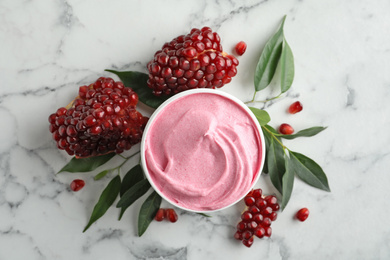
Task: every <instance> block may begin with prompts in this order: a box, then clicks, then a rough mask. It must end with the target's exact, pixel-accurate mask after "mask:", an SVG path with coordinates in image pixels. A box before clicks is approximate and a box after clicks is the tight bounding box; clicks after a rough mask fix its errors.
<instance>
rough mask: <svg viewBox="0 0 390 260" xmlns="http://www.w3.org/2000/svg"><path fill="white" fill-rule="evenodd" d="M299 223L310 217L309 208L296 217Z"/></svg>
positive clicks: (299, 212)
mask: <svg viewBox="0 0 390 260" xmlns="http://www.w3.org/2000/svg"><path fill="white" fill-rule="evenodd" d="M295 216H296V218H297V219H298V220H299V221H302V222H303V221H305V220H306V219H307V218H308V217H309V210H308V209H307V208H302V209H300V210H299V211H298V212H297V214H296V215H295Z"/></svg>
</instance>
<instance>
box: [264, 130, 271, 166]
mask: <svg viewBox="0 0 390 260" xmlns="http://www.w3.org/2000/svg"><path fill="white" fill-rule="evenodd" d="M263 134H264V142H265V160H264V167H263V172H264V173H269V170H268V163H267V160H268V155H267V152H268V150H269V146H270V144H271V139H272V136H271V134H270V133H268V132H267V131H263Z"/></svg>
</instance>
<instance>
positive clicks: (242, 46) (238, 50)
mask: <svg viewBox="0 0 390 260" xmlns="http://www.w3.org/2000/svg"><path fill="white" fill-rule="evenodd" d="M235 50H236V53H237V54H238V55H240V56H241V55H243V54H244V53H245V51H246V43H245V42H243V41H241V42H239V43H237V45H236V47H235Z"/></svg>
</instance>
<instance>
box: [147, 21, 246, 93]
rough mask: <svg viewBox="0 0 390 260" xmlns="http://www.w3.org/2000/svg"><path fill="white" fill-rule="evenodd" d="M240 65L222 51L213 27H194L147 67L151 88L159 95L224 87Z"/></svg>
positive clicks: (160, 52) (168, 44) (174, 40)
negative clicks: (194, 89)
mask: <svg viewBox="0 0 390 260" xmlns="http://www.w3.org/2000/svg"><path fill="white" fill-rule="evenodd" d="M237 65H238V60H237V59H236V58H235V57H233V56H231V55H227V54H226V53H224V52H222V45H221V44H220V37H219V36H218V34H217V33H215V32H213V31H212V30H211V29H210V28H209V27H203V28H202V29H200V30H199V29H196V28H194V29H192V30H191V32H190V33H189V34H187V35H181V36H178V37H176V38H175V39H173V40H172V41H170V42H167V43H165V44H164V45H163V47H162V49H161V50H159V51H157V52H156V53H155V55H154V59H153V60H151V61H150V62H149V63H148V65H147V68H148V70H149V80H148V86H149V87H150V88H151V89H152V90H153V94H155V95H156V96H160V95H163V94H165V95H172V94H176V93H178V92H181V91H184V90H188V89H193V88H220V87H222V86H223V85H224V84H227V83H229V82H230V81H231V78H232V77H234V76H235V75H236V74H237V69H236V66H237ZM214 74H215V75H214ZM210 75H212V77H211V76H210Z"/></svg>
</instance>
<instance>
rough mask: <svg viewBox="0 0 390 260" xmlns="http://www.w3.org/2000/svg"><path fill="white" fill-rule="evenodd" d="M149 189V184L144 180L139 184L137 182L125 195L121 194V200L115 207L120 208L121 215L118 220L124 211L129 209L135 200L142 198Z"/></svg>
mask: <svg viewBox="0 0 390 260" xmlns="http://www.w3.org/2000/svg"><path fill="white" fill-rule="evenodd" d="M149 189H150V183H149V181H148V180H146V179H144V180H142V181H140V182H137V183H136V184H135V185H133V186H132V187H131V188H130V189H128V190H127V191H126V192H125V194H123V196H122V198H121V199H120V200H119V201H118V204H117V205H116V207H117V208H121V209H122V211H121V215H120V216H119V219H121V218H122V215H123V213H124V212H125V210H126V209H127V208H128V207H130V206H131V205H132V204H133V203H134V202H135V201H136V200H137V199H139V198H140V197H142V195H144V194H145V193H146V192H147V191H148V190H149Z"/></svg>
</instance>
